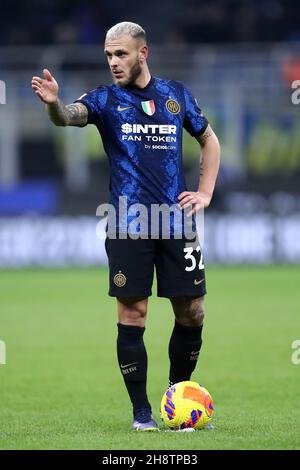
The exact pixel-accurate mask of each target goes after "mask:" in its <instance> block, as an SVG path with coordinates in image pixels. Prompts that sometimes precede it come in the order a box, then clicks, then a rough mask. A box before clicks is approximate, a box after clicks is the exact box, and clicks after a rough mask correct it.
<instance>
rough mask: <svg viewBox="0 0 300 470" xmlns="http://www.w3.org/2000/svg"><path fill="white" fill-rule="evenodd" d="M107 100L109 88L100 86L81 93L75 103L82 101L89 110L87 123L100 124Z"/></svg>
mask: <svg viewBox="0 0 300 470" xmlns="http://www.w3.org/2000/svg"><path fill="white" fill-rule="evenodd" d="M106 101H107V90H106V89H105V87H99V88H96V89H95V90H92V91H89V92H87V93H84V94H83V95H81V96H80V97H79V98H78V99H77V100H75V101H74V103H82V104H84V105H85V106H86V108H87V110H88V120H87V124H100V123H101V119H102V114H103V111H104V108H105V105H106Z"/></svg>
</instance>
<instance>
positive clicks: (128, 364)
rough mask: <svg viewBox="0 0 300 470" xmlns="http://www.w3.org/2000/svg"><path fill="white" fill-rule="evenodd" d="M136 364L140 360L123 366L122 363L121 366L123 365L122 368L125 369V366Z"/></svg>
mask: <svg viewBox="0 0 300 470" xmlns="http://www.w3.org/2000/svg"><path fill="white" fill-rule="evenodd" d="M134 364H138V362H132V363H131V364H125V366H122V364H120V367H122V369H125V367H129V366H133V365H134Z"/></svg>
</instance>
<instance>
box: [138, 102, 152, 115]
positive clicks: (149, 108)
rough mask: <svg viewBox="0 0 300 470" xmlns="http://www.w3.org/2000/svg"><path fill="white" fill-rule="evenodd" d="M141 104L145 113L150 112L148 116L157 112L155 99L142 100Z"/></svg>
mask: <svg viewBox="0 0 300 470" xmlns="http://www.w3.org/2000/svg"><path fill="white" fill-rule="evenodd" d="M141 105H142V108H143V111H144V113H146V114H148V116H152V115H153V114H154V113H155V104H154V100H150V101H142V102H141Z"/></svg>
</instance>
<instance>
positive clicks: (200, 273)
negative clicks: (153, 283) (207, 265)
mask: <svg viewBox="0 0 300 470" xmlns="http://www.w3.org/2000/svg"><path fill="white" fill-rule="evenodd" d="M155 266H156V274H157V293H158V296H159V297H203V296H204V295H205V294H206V282H205V270H204V264H203V257H202V253H201V248H200V245H199V242H198V239H197V238H195V239H194V240H192V241H189V240H187V239H185V238H182V239H169V240H158V241H157V250H156V257H155Z"/></svg>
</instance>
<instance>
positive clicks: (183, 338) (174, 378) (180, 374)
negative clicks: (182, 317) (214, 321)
mask: <svg viewBox="0 0 300 470" xmlns="http://www.w3.org/2000/svg"><path fill="white" fill-rule="evenodd" d="M202 328H203V325H201V326H183V325H180V324H179V323H177V322H176V321H175V325H174V329H173V332H172V335H171V338H170V343H169V358H170V374H169V381H170V382H169V385H172V384H174V383H177V382H181V381H183V380H190V378H191V375H192V372H193V371H194V369H195V367H196V364H197V360H198V357H199V353H200V349H201V345H202V338H201V335H202Z"/></svg>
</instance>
